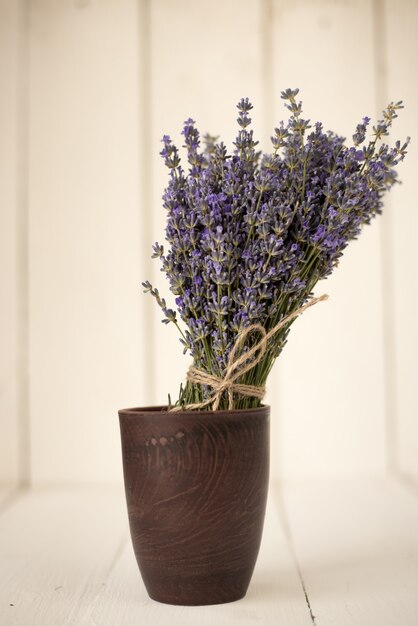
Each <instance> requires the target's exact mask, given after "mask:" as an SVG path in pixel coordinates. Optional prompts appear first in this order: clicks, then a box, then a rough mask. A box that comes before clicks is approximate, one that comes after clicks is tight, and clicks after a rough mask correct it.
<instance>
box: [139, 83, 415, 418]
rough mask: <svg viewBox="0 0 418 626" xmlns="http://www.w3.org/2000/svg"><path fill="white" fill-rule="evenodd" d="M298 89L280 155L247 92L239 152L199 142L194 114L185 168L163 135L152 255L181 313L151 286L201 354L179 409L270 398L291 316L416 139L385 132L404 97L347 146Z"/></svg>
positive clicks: (371, 209) (368, 216) (190, 349)
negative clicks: (165, 179) (256, 129)
mask: <svg viewBox="0 0 418 626" xmlns="http://www.w3.org/2000/svg"><path fill="white" fill-rule="evenodd" d="M298 91H299V90H298V89H295V90H292V89H287V90H286V91H284V92H282V94H281V95H282V99H283V100H284V102H285V105H286V107H287V109H288V110H289V111H290V116H289V119H288V121H287V123H284V122H280V124H279V126H278V127H277V128H275V131H274V136H273V137H272V139H271V141H272V145H273V151H272V153H271V154H262V153H261V152H259V151H257V144H258V142H257V141H256V140H255V139H254V135H253V131H252V130H249V126H250V124H251V118H250V116H249V113H250V111H251V109H252V105H251V104H250V102H249V100H248V98H244V99H242V100H241V101H240V102H239V103H238V111H239V114H238V120H237V121H238V125H239V130H238V134H237V137H236V139H235V142H234V146H235V149H234V151H233V153H232V154H228V152H227V148H226V147H225V144H224V143H222V142H218V141H217V138H216V137H212V136H210V135H206V136H204V137H203V144H204V146H203V149H201V143H200V137H199V132H198V130H197V129H196V127H195V123H194V121H193V120H192V119H188V120H186V122H185V123H184V129H183V132H182V134H183V137H184V147H185V148H186V151H187V160H188V164H189V166H188V171H187V173H186V172H185V171H184V169H183V168H182V166H181V162H180V157H179V152H178V150H177V148H176V146H175V145H174V144H173V143H172V141H171V139H170V137H168V136H164V137H163V144H164V147H163V150H162V151H161V155H162V157H163V158H164V161H165V164H166V166H167V167H168V169H169V177H170V178H169V183H168V186H167V188H166V190H165V193H164V196H163V200H164V207H165V209H166V210H167V227H166V240H167V242H168V249H167V251H165V249H164V247H163V246H162V245H160V244H159V243H156V244H155V245H154V246H153V251H154V253H153V257H154V258H159V259H160V261H161V263H162V271H163V272H164V273H165V274H166V275H167V277H168V280H169V284H170V290H171V292H172V293H173V294H174V296H175V302H176V305H177V312H176V311H174V310H172V309H170V308H168V307H167V304H166V301H165V299H164V298H162V297H161V296H160V294H159V292H158V290H157V289H155V288H153V286H152V285H151V284H150V283H149V282H148V281H147V282H145V283H143V286H144V287H145V291H147V292H150V293H151V294H152V295H153V296H154V297H155V299H156V300H157V302H158V304H159V305H160V307H161V308H162V311H163V313H164V319H163V322H164V323H173V324H175V326H176V327H177V328H178V330H179V332H180V335H181V337H180V341H181V342H182V344H183V347H184V352H185V353H190V355H191V356H192V358H193V365H192V367H191V368H190V370H189V372H188V380H187V383H186V384H185V386H183V385H182V386H181V388H180V394H179V398H178V400H177V401H176V402H175V403H174V408H176V409H181V408H183V407H187V408H189V409H193V408H196V409H215V410H216V409H227V408H229V409H231V408H234V409H239V408H251V407H257V406H259V405H260V402H261V399H262V397H263V394H264V388H265V384H266V380H267V377H268V375H269V373H270V371H271V368H272V366H273V364H274V361H275V359H276V358H277V357H278V356H279V354H280V353H281V351H282V349H283V347H284V345H285V343H286V340H287V336H288V333H289V330H290V326H291V324H292V323H293V321H294V320H295V319H296V317H297V316H298V315H299V314H300V313H301V312H302V311H303V310H304V309H305V308H306V307H308V306H311V305H312V304H314V303H316V302H317V301H318V300H320V299H323V297H322V298H315V299H314V298H312V290H313V288H314V286H315V284H316V283H317V282H318V280H320V279H322V278H326V277H328V276H329V275H330V274H331V272H332V271H333V270H334V268H335V267H336V266H337V265H338V260H339V258H340V257H341V255H342V253H343V251H344V249H345V248H346V246H347V244H348V242H349V241H351V240H352V239H356V238H357V237H358V236H359V234H360V232H361V230H362V227H363V226H364V225H365V224H369V223H370V222H371V221H372V219H373V218H374V217H375V216H376V215H377V214H380V213H381V211H382V198H383V196H384V194H385V192H386V191H388V190H389V189H390V188H391V187H392V186H393V185H394V183H395V182H396V181H397V172H396V171H395V166H396V165H397V164H398V163H399V161H401V160H403V158H404V156H405V154H406V148H407V145H408V143H409V138H408V139H407V140H406V141H405V143H403V144H401V142H400V141H396V143H395V145H394V146H393V147H390V146H389V145H387V144H386V143H384V142H382V141H381V140H382V138H383V137H385V136H386V135H388V132H389V128H390V127H391V125H392V122H393V120H394V119H395V118H396V117H397V111H398V110H399V109H401V108H403V105H402V102H401V101H400V102H396V103H393V102H392V103H390V104H389V105H388V107H387V108H386V109H385V110H384V111H383V117H382V119H381V120H379V121H378V122H377V124H376V125H375V126H373V127H372V130H371V138H370V139H369V141H366V135H367V132H368V127H369V123H370V119H369V118H368V117H365V118H363V120H362V122H361V123H360V124H358V126H357V128H356V130H355V133H354V134H353V145H352V146H348V145H346V143H345V139H344V138H343V137H340V136H339V135H337V134H335V133H333V132H324V130H323V127H322V124H321V123H320V122H317V123H315V124H311V123H310V120H307V119H304V118H303V117H302V103H301V102H299V101H297V99H296V98H297V95H298ZM179 318H180V319H181V322H182V323H183V324H184V329H182V327H181V324H180V321H179ZM169 404H170V405H171V401H170V399H169ZM170 408H171V406H170Z"/></svg>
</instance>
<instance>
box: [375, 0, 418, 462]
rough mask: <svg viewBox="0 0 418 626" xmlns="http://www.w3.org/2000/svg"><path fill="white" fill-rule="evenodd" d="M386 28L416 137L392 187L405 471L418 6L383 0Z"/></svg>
mask: <svg viewBox="0 0 418 626" xmlns="http://www.w3.org/2000/svg"><path fill="white" fill-rule="evenodd" d="M382 10H384V26H385V32H384V33H383V36H384V37H385V42H384V44H385V48H386V55H385V59H384V61H385V65H384V69H385V70H386V74H385V76H386V82H385V87H386V92H387V96H388V99H389V100H401V99H403V100H404V101H405V109H404V110H403V111H401V112H400V115H399V118H398V119H397V120H396V124H395V128H396V135H397V136H399V137H400V138H404V137H406V136H407V135H410V136H411V138H412V142H411V145H410V147H409V150H408V155H407V157H406V159H405V161H404V162H403V164H402V166H401V167H400V178H401V180H402V185H397V186H396V188H395V189H394V190H393V191H392V194H391V195H392V197H391V202H392V215H393V219H392V221H391V223H390V224H389V226H390V228H389V232H390V236H391V242H390V243H391V248H392V257H393V273H394V289H395V292H394V312H395V330H396V335H395V350H396V353H395V355H394V358H395V363H396V402H397V407H396V409H397V416H398V426H399V431H398V444H399V447H398V451H397V456H398V458H399V465H400V469H401V470H402V471H405V472H409V473H414V472H415V473H417V472H418V420H417V419H416V417H417V415H418V387H417V384H416V380H417V364H416V354H417V352H418V327H417V324H416V320H417V317H418V287H417V280H416V276H417V270H418V261H417V255H416V232H417V229H418V214H417V210H416V207H417V203H418V191H417V188H416V184H415V182H416V171H417V167H418V141H417V140H418V119H417V115H416V111H417V106H418V84H417V81H416V80H415V79H414V78H413V77H414V76H415V72H416V69H415V65H416V58H417V55H418V41H417V37H416V32H417V28H418V4H417V3H416V2H415V1H414V0H402V1H401V2H397V3H396V4H395V3H393V2H387V1H386V2H383V3H382Z"/></svg>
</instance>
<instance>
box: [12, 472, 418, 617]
mask: <svg viewBox="0 0 418 626" xmlns="http://www.w3.org/2000/svg"><path fill="white" fill-rule="evenodd" d="M238 623H239V624H240V625H246V624H262V625H266V626H267V625H268V626H270V625H271V626H275V625H277V626H278V625H281V626H312V624H315V625H316V626H348V625H356V626H418V483H414V482H413V481H412V480H410V481H406V480H402V481H400V480H399V481H396V480H394V479H378V478H375V479H371V478H370V479H364V478H363V477H361V478H358V479H349V480H338V481H333V482H330V481H311V482H302V483H292V484H289V483H288V484H286V485H285V486H283V487H281V488H280V489H279V487H278V486H277V485H273V486H272V489H271V492H270V498H269V506H268V514H267V519H266V525H265V532H264V537H263V543H262V548H261V552H260V556H259V559H258V563H257V567H256V571H255V573H254V577H253V580H252V584H251V586H250V589H249V592H248V594H247V596H246V598H244V599H243V600H241V601H239V602H236V603H232V604H228V605H221V606H212V607H172V606H167V605H163V604H158V603H156V602H153V601H152V600H150V599H149V598H148V596H147V594H146V591H145V588H144V586H143V584H142V581H141V578H140V576H139V573H138V570H137V566H136V563H135V559H134V556H133V552H132V548H131V545H130V539H129V533H128V526H127V516H126V510H125V502H124V494H123V492H122V489H119V490H118V489H106V488H99V489H87V488H79V489H75V488H72V489H69V488H68V489H60V490H56V489H43V490H40V489H38V490H33V491H22V492H11V491H10V490H8V489H6V488H4V489H1V488H0V624H1V626H23V625H24V626H70V625H71V626H97V625H100V626H134V625H141V626H148V625H149V626H162V625H169V626H188V625H190V626H191V625H193V626H197V625H199V626H212V625H213V626H215V625H216V626H223V625H225V626H226V625H228V626H233V625H234V624H238Z"/></svg>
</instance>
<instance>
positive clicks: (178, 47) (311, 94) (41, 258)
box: [0, 0, 418, 484]
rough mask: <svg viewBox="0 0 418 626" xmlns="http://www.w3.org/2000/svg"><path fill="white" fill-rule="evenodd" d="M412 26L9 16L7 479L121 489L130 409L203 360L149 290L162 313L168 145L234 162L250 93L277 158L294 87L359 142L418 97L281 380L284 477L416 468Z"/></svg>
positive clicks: (281, 15)
mask: <svg viewBox="0 0 418 626" xmlns="http://www.w3.org/2000/svg"><path fill="white" fill-rule="evenodd" d="M417 27H418V3H417V2H416V1H415V0H397V1H396V2H395V1H391V0H386V1H384V0H374V1H372V0H245V1H243V0H228V1H223V0H211V1H209V0H193V1H192V0H142V1H135V0H124V1H123V2H120V1H117V0H100V1H99V0H60V1H59V2H57V1H56V0H31V1H29V0H26V1H25V0H0V51H1V53H0V136H1V142H0V174H1V178H0V180H1V186H0V202H1V212H0V219H1V222H0V224H1V225H0V277H1V284H0V289H1V309H0V321H1V323H0V337H1V356H0V482H1V481H2V482H16V481H20V482H31V483H33V484H45V483H61V484H62V483H76V482H84V483H98V482H99V483H113V482H119V481H120V480H121V469H120V452H119V433H118V422H117V409H118V408H122V407H126V406H139V405H147V404H158V403H164V402H165V401H166V398H167V393H168V392H171V394H172V395H175V393H176V391H177V389H178V385H179V383H180V381H181V380H182V378H183V377H184V373H185V371H186V368H187V364H188V362H187V359H185V357H183V355H182V350H181V346H180V344H179V343H178V340H177V335H176V331H175V329H174V328H171V327H164V326H163V325H162V324H161V323H160V313H159V311H158V310H157V308H156V307H155V306H154V303H153V302H152V301H151V299H150V298H149V297H147V296H144V295H142V289H141V287H140V283H141V281H142V280H144V279H150V280H152V281H153V282H155V283H156V284H157V285H158V286H159V287H160V288H161V291H162V292H163V293H164V295H168V294H167V291H168V290H167V288H166V287H165V283H164V277H163V275H162V274H161V273H160V272H159V267H158V264H157V263H151V261H150V258H149V257H150V249H151V244H152V243H153V242H154V241H155V240H160V241H161V240H162V239H163V227H164V219H165V214H164V210H163V208H162V207H161V200H160V197H161V194H162V191H163V188H164V185H165V183H166V180H167V179H166V172H165V169H164V166H163V164H162V162H161V159H160V157H159V155H158V152H159V150H160V138H161V136H162V135H163V134H164V133H168V134H171V135H172V136H173V138H175V139H176V140H177V142H178V143H181V138H180V131H181V126H182V122H183V120H184V119H186V118H187V117H189V116H191V117H193V118H194V119H196V120H197V122H198V125H199V128H200V129H202V131H209V132H211V133H214V134H220V135H221V136H222V137H223V138H224V139H225V140H226V141H227V142H228V143H229V144H231V141H232V140H233V137H234V133H235V118H236V112H235V104H236V102H237V101H238V99H239V98H240V97H242V96H248V97H250V99H251V100H252V101H253V103H254V106H255V109H254V116H253V118H254V128H255V129H256V130H257V132H258V135H259V136H260V138H261V140H262V145H263V147H265V148H267V147H268V138H269V133H270V130H271V129H272V128H273V127H274V125H275V124H276V123H277V121H279V120H280V119H282V117H283V116H284V115H285V111H284V108H283V106H282V104H281V100H280V97H279V96H280V91H281V90H282V89H285V88H286V87H289V86H290V87H294V86H298V87H299V88H300V89H301V95H302V98H303V101H304V107H305V112H306V114H307V115H308V116H309V117H311V118H312V119H321V120H322V121H323V122H324V124H325V126H326V127H328V128H332V129H334V130H336V131H338V132H340V133H343V134H345V135H347V136H348V137H350V135H351V133H352V130H353V129H354V127H355V125H356V123H357V122H358V121H359V120H360V119H361V117H362V116H364V115H365V114H367V115H371V116H373V117H374V118H375V117H376V115H377V114H378V113H379V112H380V110H381V108H382V107H383V106H384V105H385V104H386V103H387V102H388V101H389V100H398V99H401V98H403V99H404V100H405V102H406V109H405V111H403V112H402V115H401V118H400V119H399V120H398V121H397V123H396V126H395V130H394V136H395V135H396V136H399V137H400V138H403V137H404V136H405V135H407V134H410V135H411V136H412V139H413V143H412V144H411V148H410V152H409V155H408V157H407V160H406V161H405V163H404V164H403V165H402V168H401V178H402V180H403V184H402V185H399V186H398V187H397V188H396V189H395V190H394V191H393V192H392V194H391V197H390V201H389V202H387V203H386V212H385V216H384V217H383V218H382V219H380V222H379V223H375V224H373V226H372V227H371V228H370V229H368V230H367V231H365V232H364V234H363V236H362V238H361V239H360V240H359V241H358V242H355V243H354V244H353V245H352V246H351V248H350V249H349V251H348V254H347V256H346V258H344V259H343V260H342V262H341V264H340V267H339V268H338V271H337V272H336V273H335V274H334V276H333V277H332V278H331V279H329V280H328V281H326V282H323V283H322V284H320V285H319V286H318V288H317V293H318V294H319V293H322V292H327V293H329V294H330V296H331V298H330V300H329V302H328V303H326V304H321V305H318V307H317V308H316V309H313V310H311V311H309V312H308V313H307V314H306V316H305V317H304V318H303V319H301V320H299V321H298V322H297V323H296V324H295V326H294V327H293V330H292V333H291V335H290V339H289V343H288V345H287V347H286V351H285V352H284V353H283V355H282V357H281V358H280V363H277V365H276V369H275V371H274V373H273V375H272V377H271V380H270V393H269V400H270V402H271V403H272V405H273V409H272V412H273V414H272V423H273V432H272V457H273V471H274V473H275V474H276V475H277V476H284V477H288V476H297V475H336V474H354V473H382V472H385V471H402V472H406V473H417V472H418V392H417V384H416V378H417V361H416V354H417V353H418V331H417V324H416V320H417V318H418V295H417V279H416V275H417V269H418V268H417V257H416V251H415V247H416V246H415V244H416V233H417V232H418V212H417V207H416V204H417V199H418V194H417V191H416V184H415V182H416V180H415V170H416V168H417V166H418V153H417V148H416V145H417V142H418V121H417V116H416V110H417V105H418V87H417V81H416V79H415V65H416V57H417V52H418V47H417V43H416V41H417V39H416V29H417ZM168 299H169V298H168Z"/></svg>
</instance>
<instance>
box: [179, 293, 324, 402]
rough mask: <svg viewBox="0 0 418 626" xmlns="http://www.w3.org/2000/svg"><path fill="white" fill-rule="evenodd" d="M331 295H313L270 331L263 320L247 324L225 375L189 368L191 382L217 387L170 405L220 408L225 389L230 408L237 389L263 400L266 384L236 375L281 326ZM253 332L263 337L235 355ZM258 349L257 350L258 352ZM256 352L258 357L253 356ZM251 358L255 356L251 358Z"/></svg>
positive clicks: (254, 361)
mask: <svg viewBox="0 0 418 626" xmlns="http://www.w3.org/2000/svg"><path fill="white" fill-rule="evenodd" d="M327 299H328V296H327V295H326V294H323V295H322V296H319V297H318V298H312V300H309V302H307V303H306V304H304V305H303V306H301V307H299V308H298V309H297V310H296V311H293V313H289V315H286V317H284V318H283V319H281V320H280V322H279V323H278V324H276V326H274V327H273V328H272V329H271V330H269V332H267V331H266V329H265V328H264V327H263V326H262V325H261V324H252V325H251V326H248V327H247V328H245V329H244V330H243V331H242V332H241V333H240V334H239V335H238V337H237V340H236V342H235V343H234V345H233V348H232V350H231V352H230V354H229V358H228V364H227V367H226V370H225V374H224V376H223V378H221V377H219V376H215V375H214V374H209V373H208V372H205V371H204V370H200V369H198V368H196V367H194V366H193V365H192V366H190V368H189V370H188V372H187V380H188V381H189V382H191V383H197V384H201V385H207V386H208V387H211V388H212V389H213V390H214V393H213V394H212V395H211V396H210V398H208V399H207V400H204V401H203V402H196V403H194V404H187V405H185V406H176V407H173V408H172V409H171V411H181V410H183V409H187V410H193V409H203V408H205V407H206V406H209V405H210V404H212V410H213V411H217V409H218V407H219V404H220V401H221V398H222V394H223V393H224V392H225V391H226V392H227V393H228V409H229V410H231V409H233V407H234V393H237V394H239V395H241V396H248V397H252V398H258V399H259V400H262V399H263V398H264V394H265V392H266V388H265V387H261V386H260V387H257V386H256V385H244V384H241V383H237V382H235V381H236V380H237V378H240V377H241V376H243V375H244V374H246V373H247V372H249V371H250V370H251V369H252V368H253V367H254V366H255V365H257V363H259V362H260V361H261V359H262V358H263V356H264V354H265V352H266V350H267V344H268V341H269V339H271V337H273V335H275V334H276V333H277V332H278V331H279V330H281V329H282V328H283V327H284V326H286V324H288V323H289V322H291V321H292V320H293V319H295V317H298V316H299V315H300V314H301V313H303V312H304V311H306V309H308V308H309V307H311V306H313V305H314V304H317V302H322V301H323V300H327ZM253 332H258V333H259V334H260V335H261V338H260V339H259V340H258V341H257V343H255V344H254V345H253V346H252V348H250V350H248V351H247V352H244V353H243V354H242V355H241V356H238V357H237V356H236V355H237V352H238V351H239V349H240V348H241V346H242V345H243V344H244V343H245V341H246V339H247V337H248V336H249V335H250V334H252V333H253ZM257 352H258V354H257ZM254 355H256V356H255V358H252V357H253V356H254ZM251 359H252V360H251Z"/></svg>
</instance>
